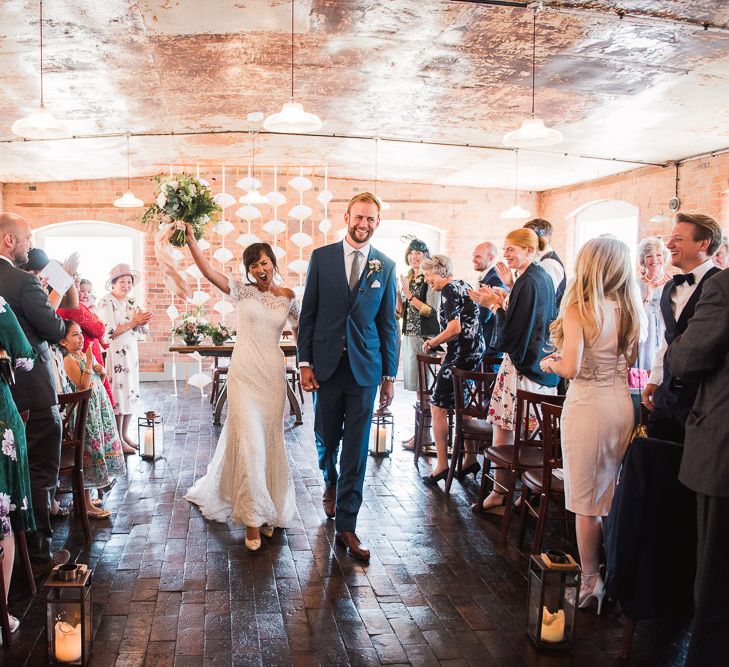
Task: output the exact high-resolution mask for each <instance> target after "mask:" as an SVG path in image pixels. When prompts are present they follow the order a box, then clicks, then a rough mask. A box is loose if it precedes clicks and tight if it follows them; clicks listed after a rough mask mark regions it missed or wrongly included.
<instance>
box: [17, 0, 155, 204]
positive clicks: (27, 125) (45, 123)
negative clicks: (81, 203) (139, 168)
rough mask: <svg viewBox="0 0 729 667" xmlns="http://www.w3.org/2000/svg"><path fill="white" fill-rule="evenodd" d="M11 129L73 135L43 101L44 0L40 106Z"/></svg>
mask: <svg viewBox="0 0 729 667" xmlns="http://www.w3.org/2000/svg"><path fill="white" fill-rule="evenodd" d="M11 130H12V132H13V134H17V135H18V136H19V137H23V139H63V138H65V137H70V136H71V130H70V129H69V128H68V126H67V125H66V123H64V122H63V121H62V120H58V118H56V117H55V116H54V115H53V114H52V113H51V112H50V111H49V110H48V109H47V108H46V106H45V104H44V103H43V0H40V106H39V107H38V109H36V110H35V111H34V112H33V113H32V114H30V116H26V117H25V118H20V119H18V120H16V121H15V122H14V123H13V126H12V128H11ZM140 205H141V204H140Z"/></svg>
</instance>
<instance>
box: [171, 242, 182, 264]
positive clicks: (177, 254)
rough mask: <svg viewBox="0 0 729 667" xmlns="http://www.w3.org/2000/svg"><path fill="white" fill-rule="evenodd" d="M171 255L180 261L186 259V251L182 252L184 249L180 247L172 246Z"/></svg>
mask: <svg viewBox="0 0 729 667" xmlns="http://www.w3.org/2000/svg"><path fill="white" fill-rule="evenodd" d="M170 248H172V246H170ZM169 255H170V257H172V259H174V260H175V261H176V262H179V261H180V260H183V259H185V253H184V252H182V250H180V249H179V248H172V249H171V250H170V251H169Z"/></svg>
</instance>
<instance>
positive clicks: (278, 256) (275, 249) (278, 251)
mask: <svg viewBox="0 0 729 667" xmlns="http://www.w3.org/2000/svg"><path fill="white" fill-rule="evenodd" d="M271 250H273V254H274V255H276V259H281V258H282V257H285V256H286V251H285V250H284V249H283V248H282V247H281V246H278V245H274V246H271Z"/></svg>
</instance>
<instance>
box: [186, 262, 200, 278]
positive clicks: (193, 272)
mask: <svg viewBox="0 0 729 667" xmlns="http://www.w3.org/2000/svg"><path fill="white" fill-rule="evenodd" d="M185 271H187V275H189V276H190V277H192V278H194V279H195V280H200V278H202V272H201V271H200V269H198V268H197V264H190V266H188V267H186V268H185Z"/></svg>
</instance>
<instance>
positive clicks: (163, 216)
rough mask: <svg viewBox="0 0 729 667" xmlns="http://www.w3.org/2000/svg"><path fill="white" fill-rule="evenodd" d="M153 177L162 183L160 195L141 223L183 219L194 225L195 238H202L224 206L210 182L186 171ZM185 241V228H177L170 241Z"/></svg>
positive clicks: (159, 190)
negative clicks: (216, 198) (219, 201)
mask: <svg viewBox="0 0 729 667" xmlns="http://www.w3.org/2000/svg"><path fill="white" fill-rule="evenodd" d="M154 180H155V181H156V182H157V183H158V184H159V188H158V194H157V198H156V200H155V202H154V204H150V205H149V207H148V208H147V210H146V211H145V213H144V215H143V216H142V223H144V224H147V223H157V224H169V223H173V222H184V223H186V224H188V225H190V226H191V227H192V230H193V233H194V235H195V238H196V239H198V240H199V239H201V238H202V236H203V233H204V232H205V228H206V227H207V225H208V223H209V222H210V220H211V219H212V218H213V216H215V215H216V214H217V213H218V212H220V210H221V208H220V206H218V205H217V204H216V203H215V201H214V200H213V194H212V192H210V188H209V187H208V185H207V184H205V183H202V182H200V181H199V180H198V179H197V178H193V177H192V176H189V175H187V174H178V175H177V176H167V177H162V176H155V177H154ZM185 243H186V241H185V230H184V229H176V230H175V231H174V232H173V233H172V235H171V236H170V244H171V245H173V246H175V247H176V248H180V247H182V246H184V245H185Z"/></svg>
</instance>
